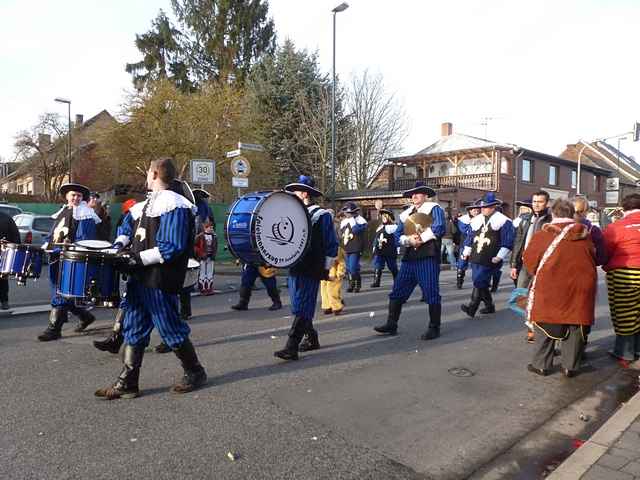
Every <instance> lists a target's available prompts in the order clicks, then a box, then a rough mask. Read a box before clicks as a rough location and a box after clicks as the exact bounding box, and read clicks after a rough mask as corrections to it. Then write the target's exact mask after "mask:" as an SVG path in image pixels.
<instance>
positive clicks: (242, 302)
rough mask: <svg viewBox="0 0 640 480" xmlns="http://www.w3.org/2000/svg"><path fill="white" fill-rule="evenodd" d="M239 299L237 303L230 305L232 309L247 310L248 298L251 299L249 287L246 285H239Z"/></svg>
mask: <svg viewBox="0 0 640 480" xmlns="http://www.w3.org/2000/svg"><path fill="white" fill-rule="evenodd" d="M239 293H240V299H239V300H238V303H236V304H235V305H232V306H231V308H233V309H234V310H247V309H248V308H249V300H250V299H251V289H250V288H247V287H240V292H239Z"/></svg>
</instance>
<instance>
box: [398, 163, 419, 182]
mask: <svg viewBox="0 0 640 480" xmlns="http://www.w3.org/2000/svg"><path fill="white" fill-rule="evenodd" d="M417 174H418V172H417V168H416V166H415V165H411V166H408V165H404V166H396V168H394V175H395V178H396V179H398V178H416V176H417Z"/></svg>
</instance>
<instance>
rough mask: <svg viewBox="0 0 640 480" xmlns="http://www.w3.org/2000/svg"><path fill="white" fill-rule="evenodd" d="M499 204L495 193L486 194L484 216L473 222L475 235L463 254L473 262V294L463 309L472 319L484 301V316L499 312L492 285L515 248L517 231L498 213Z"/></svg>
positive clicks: (473, 233) (480, 204) (472, 234)
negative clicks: (496, 273) (493, 279)
mask: <svg viewBox="0 0 640 480" xmlns="http://www.w3.org/2000/svg"><path fill="white" fill-rule="evenodd" d="M498 205H500V200H498V199H497V198H496V197H495V194H494V193H493V192H488V193H487V194H485V196H484V197H483V198H482V199H481V200H480V203H479V204H478V206H479V207H480V215H478V216H476V217H474V218H473V220H472V221H471V232H470V234H469V235H468V236H467V238H466V240H465V243H464V250H463V252H462V255H463V257H464V258H465V259H469V262H470V263H471V273H472V276H473V277H472V278H473V291H472V292H471V301H470V302H469V304H468V305H462V306H461V307H460V308H461V309H462V311H463V312H465V313H466V314H467V315H468V316H469V317H471V318H473V317H474V316H475V314H476V311H477V310H478V307H479V306H480V303H481V302H484V304H485V308H483V309H482V310H480V313H494V312H495V311H496V308H495V305H494V304H493V298H492V297H491V292H490V290H489V285H490V283H491V279H492V277H493V276H494V275H495V271H496V270H498V269H500V267H501V266H502V262H503V261H504V260H506V259H508V258H509V255H510V254H511V249H512V248H513V240H514V236H515V230H514V228H513V225H512V223H511V220H510V219H509V218H508V217H507V216H506V215H504V214H503V213H501V212H498V211H496V207H497V206H498Z"/></svg>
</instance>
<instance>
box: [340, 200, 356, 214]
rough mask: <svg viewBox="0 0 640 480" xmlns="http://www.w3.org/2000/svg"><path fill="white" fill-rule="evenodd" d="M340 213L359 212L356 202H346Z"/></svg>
mask: <svg viewBox="0 0 640 480" xmlns="http://www.w3.org/2000/svg"><path fill="white" fill-rule="evenodd" d="M340 211H341V212H342V213H356V212H359V211H360V207H359V206H358V205H357V204H356V202H347V203H345V204H344V206H343V207H342V208H341V209H340Z"/></svg>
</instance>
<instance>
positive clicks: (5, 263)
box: [0, 243, 43, 283]
mask: <svg viewBox="0 0 640 480" xmlns="http://www.w3.org/2000/svg"><path fill="white" fill-rule="evenodd" d="M42 255H43V251H42V249H41V248H40V247H36V246H34V245H29V244H17V243H7V244H4V245H3V247H2V253H1V254H0V276H2V277H8V276H15V277H16V278H17V280H18V283H22V282H23V281H24V279H26V278H40V273H41V271H42Z"/></svg>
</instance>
